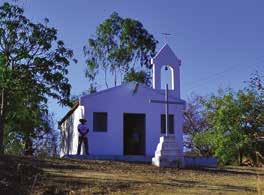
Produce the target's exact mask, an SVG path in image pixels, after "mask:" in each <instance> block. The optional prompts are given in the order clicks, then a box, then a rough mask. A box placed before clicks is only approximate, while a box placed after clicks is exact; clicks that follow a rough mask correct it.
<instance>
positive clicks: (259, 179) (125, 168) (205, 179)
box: [0, 156, 264, 194]
mask: <svg viewBox="0 0 264 195" xmlns="http://www.w3.org/2000/svg"><path fill="white" fill-rule="evenodd" d="M0 194H264V169H263V168H250V167H224V168H218V169H211V170H210V169H207V170H187V169H180V170H178V169H169V168H164V169H160V168H157V167H154V166H152V165H149V164H137V163H126V162H111V161H80V160H63V159H45V160H38V159H33V158H26V157H16V156H1V157H0Z"/></svg>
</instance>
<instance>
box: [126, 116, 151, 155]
mask: <svg viewBox="0 0 264 195" xmlns="http://www.w3.org/2000/svg"><path fill="white" fill-rule="evenodd" d="M145 118H146V117H145V114H124V155H145V121H146V120H145Z"/></svg>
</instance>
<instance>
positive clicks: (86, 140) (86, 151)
mask: <svg viewBox="0 0 264 195" xmlns="http://www.w3.org/2000/svg"><path fill="white" fill-rule="evenodd" d="M82 142H83V143H84V147H85V154H86V155H89V146H88V138H87V137H86V136H79V141H78V152H77V154H78V155H80V153H81V147H82Z"/></svg>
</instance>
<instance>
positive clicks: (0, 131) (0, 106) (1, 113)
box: [0, 89, 5, 154]
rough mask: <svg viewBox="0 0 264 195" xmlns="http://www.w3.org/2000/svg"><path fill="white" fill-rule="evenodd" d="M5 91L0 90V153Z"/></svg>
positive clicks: (1, 152) (2, 149)
mask: <svg viewBox="0 0 264 195" xmlns="http://www.w3.org/2000/svg"><path fill="white" fill-rule="evenodd" d="M4 95H5V91H4V89H2V90H1V105H0V154H3V153H4V114H5V112H4V111H5V107H4V106H5V97H4Z"/></svg>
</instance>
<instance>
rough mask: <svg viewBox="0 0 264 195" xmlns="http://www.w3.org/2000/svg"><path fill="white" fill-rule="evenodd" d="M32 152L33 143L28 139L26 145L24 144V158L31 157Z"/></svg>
mask: <svg viewBox="0 0 264 195" xmlns="http://www.w3.org/2000/svg"><path fill="white" fill-rule="evenodd" d="M33 153H34V150H33V143H32V140H31V138H30V137H28V138H26V144H25V153H24V155H25V156H33Z"/></svg>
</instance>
